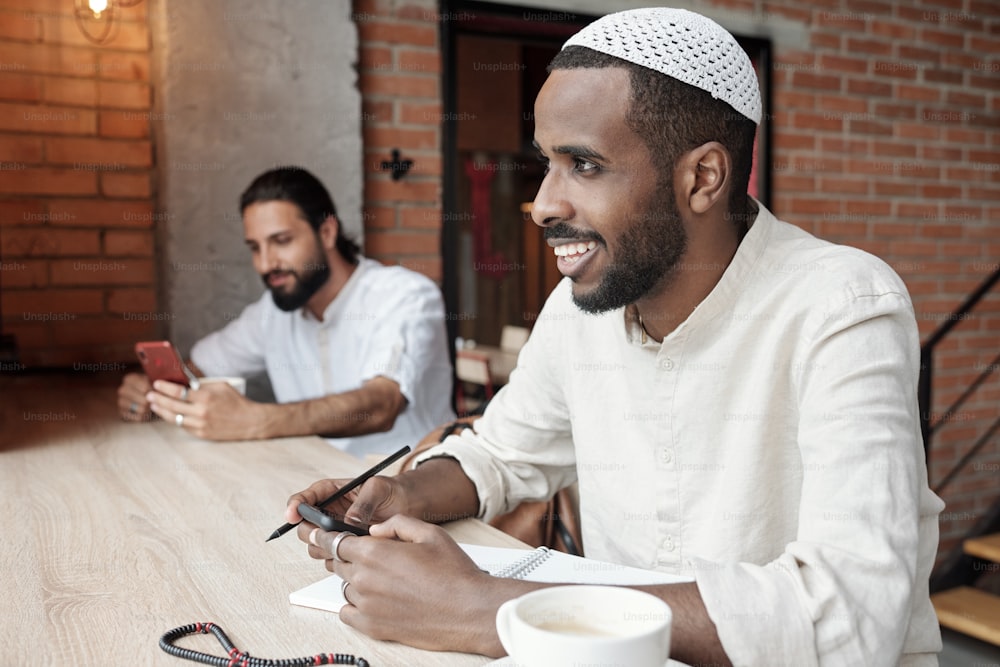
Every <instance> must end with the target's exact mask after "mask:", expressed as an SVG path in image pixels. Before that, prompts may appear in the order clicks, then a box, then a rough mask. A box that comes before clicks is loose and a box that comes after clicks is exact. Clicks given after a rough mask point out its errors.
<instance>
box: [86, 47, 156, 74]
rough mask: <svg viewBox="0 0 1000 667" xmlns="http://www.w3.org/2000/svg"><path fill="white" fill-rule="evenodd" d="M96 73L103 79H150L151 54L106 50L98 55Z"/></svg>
mask: <svg viewBox="0 0 1000 667" xmlns="http://www.w3.org/2000/svg"><path fill="white" fill-rule="evenodd" d="M96 73H97V75H98V77H99V78H101V79H121V80H126V81H149V56H148V55H146V54H144V53H121V52H114V51H105V52H102V53H101V54H100V55H98V57H97V67H96Z"/></svg>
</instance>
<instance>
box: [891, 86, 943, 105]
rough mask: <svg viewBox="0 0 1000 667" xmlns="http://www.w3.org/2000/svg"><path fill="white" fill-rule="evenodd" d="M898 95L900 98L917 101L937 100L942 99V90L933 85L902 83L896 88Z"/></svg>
mask: <svg viewBox="0 0 1000 667" xmlns="http://www.w3.org/2000/svg"><path fill="white" fill-rule="evenodd" d="M896 97H897V98H898V99H900V100H913V101H915V102H937V101H938V100H940V99H941V91H940V89H938V88H933V87H931V86H921V85H911V84H907V83H901V84H899V86H898V87H897V89H896Z"/></svg>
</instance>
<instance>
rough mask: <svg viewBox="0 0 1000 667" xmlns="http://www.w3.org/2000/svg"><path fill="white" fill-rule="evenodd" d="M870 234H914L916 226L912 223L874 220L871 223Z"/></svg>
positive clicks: (883, 235) (884, 235)
mask: <svg viewBox="0 0 1000 667" xmlns="http://www.w3.org/2000/svg"><path fill="white" fill-rule="evenodd" d="M872 234H874V235H875V236H877V237H886V236H916V234H917V226H916V225H915V224H912V223H900V222H876V223H874V224H873V225H872Z"/></svg>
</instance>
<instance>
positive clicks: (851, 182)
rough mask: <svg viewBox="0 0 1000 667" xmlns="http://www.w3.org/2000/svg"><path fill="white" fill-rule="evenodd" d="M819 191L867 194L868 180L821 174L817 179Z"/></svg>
mask: <svg viewBox="0 0 1000 667" xmlns="http://www.w3.org/2000/svg"><path fill="white" fill-rule="evenodd" d="M819 190H820V192H835V193H838V194H840V193H846V194H858V195H864V194H868V181H867V180H865V179H859V178H838V177H834V176H823V177H822V178H820V179H819Z"/></svg>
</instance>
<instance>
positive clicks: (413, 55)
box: [396, 49, 441, 74]
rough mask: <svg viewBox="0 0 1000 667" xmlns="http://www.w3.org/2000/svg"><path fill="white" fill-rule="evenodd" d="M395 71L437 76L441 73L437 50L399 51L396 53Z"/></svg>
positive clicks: (439, 57)
mask: <svg viewBox="0 0 1000 667" xmlns="http://www.w3.org/2000/svg"><path fill="white" fill-rule="evenodd" d="M396 58H397V63H396V66H397V69H398V70H399V71H400V72H414V73H418V74H438V73H440V72H441V56H440V54H439V53H438V51H437V49H434V50H420V51H418V50H416V49H400V50H399V51H398V52H397V53H396Z"/></svg>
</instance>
